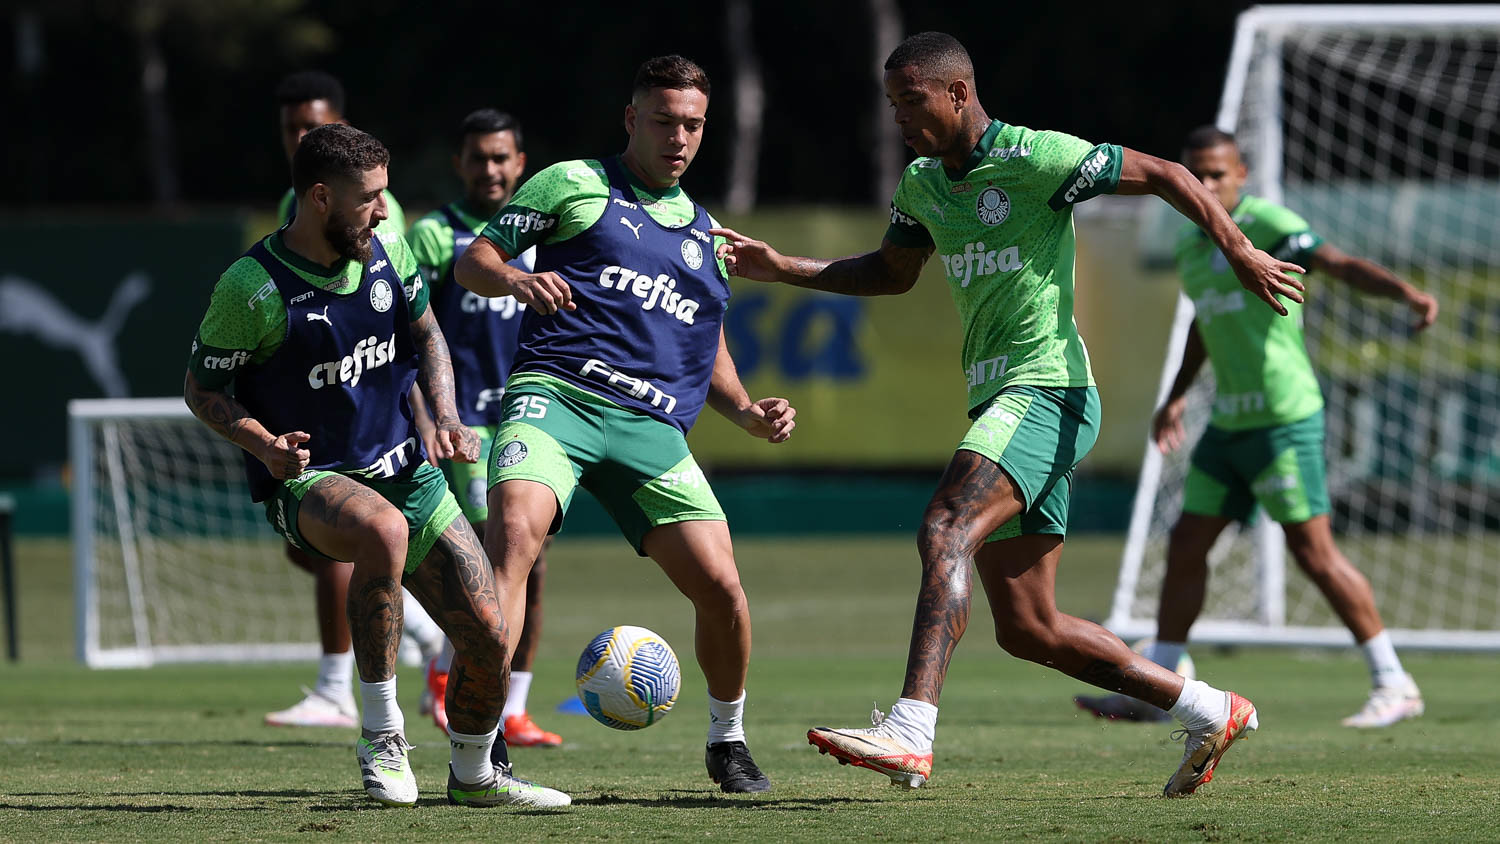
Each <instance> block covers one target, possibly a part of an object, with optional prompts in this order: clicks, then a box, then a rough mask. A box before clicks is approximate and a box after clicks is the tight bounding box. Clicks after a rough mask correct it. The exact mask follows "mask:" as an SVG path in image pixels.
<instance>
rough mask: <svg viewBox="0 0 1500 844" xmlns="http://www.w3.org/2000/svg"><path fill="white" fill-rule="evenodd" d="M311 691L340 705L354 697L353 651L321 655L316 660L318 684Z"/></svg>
mask: <svg viewBox="0 0 1500 844" xmlns="http://www.w3.org/2000/svg"><path fill="white" fill-rule="evenodd" d="M313 691H315V692H317V693H318V694H320V695H322V696H323V697H326V698H328V699H329V700H332V701H338V702H340V703H342V702H344V701H346V700H350V699H351V698H353V697H354V651H352V650H348V651H344V652H343V653H341V654H323V656H321V657H320V658H319V659H318V682H317V684H316V685H314V686H313Z"/></svg>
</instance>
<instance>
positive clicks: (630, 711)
mask: <svg viewBox="0 0 1500 844" xmlns="http://www.w3.org/2000/svg"><path fill="white" fill-rule="evenodd" d="M577 679H578V699H579V700H581V701H583V708H584V709H586V710H588V713H589V714H590V715H592V716H594V720H596V721H598V722H599V723H601V724H603V725H604V726H606V727H613V728H615V729H617V730H641V729H645V728H646V727H649V726H651V725H652V724H655V723H656V722H657V721H660V720H661V719H662V718H664V717H666V714H667V713H668V712H670V711H672V704H674V703H676V702H677V692H678V690H679V689H681V687H682V669H681V668H679V667H678V665H677V654H675V653H673V652H672V646H671V645H668V644H667V640H665V639H663V638H662V637H660V636H658V635H656V634H655V633H652V632H651V631H650V630H647V629H646V628H644V627H631V626H630V625H621V626H619V627H611V628H610V629H608V630H606V631H604V632H603V633H600V634H599V635H598V636H595V637H594V640H593V641H592V642H589V644H588V647H586V648H584V649H583V655H582V656H580V657H579V658H578V675H577Z"/></svg>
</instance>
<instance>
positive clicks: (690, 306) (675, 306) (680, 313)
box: [599, 267, 698, 325]
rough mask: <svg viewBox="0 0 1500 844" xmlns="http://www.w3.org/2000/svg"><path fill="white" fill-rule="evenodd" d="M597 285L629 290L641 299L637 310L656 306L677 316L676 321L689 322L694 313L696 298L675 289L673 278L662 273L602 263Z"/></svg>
mask: <svg viewBox="0 0 1500 844" xmlns="http://www.w3.org/2000/svg"><path fill="white" fill-rule="evenodd" d="M599 286H600V287H603V288H604V289H605V290H618V291H621V292H625V291H627V290H628V291H629V292H630V293H631V294H632V295H633V296H635V297H636V298H638V299H641V300H642V301H641V310H643V311H649V310H652V309H654V308H658V307H659V308H660V309H661V310H663V311H665V312H666V313H669V314H671V315H672V316H674V317H677V319H678V321H680V322H684V323H687V324H688V325H692V324H693V315H694V314H696V313H698V302H697V300H695V299H689V298H687V297H686V296H683V295H682V294H681V293H678V292H677V289H676V288H677V279H675V278H672V277H670V276H668V275H667V274H666V273H661V274H660V275H658V276H656V277H655V278H652V277H651V276H649V275H646V274H645V273H641V272H637V271H635V270H627V269H625V268H624V267H605V268H604V272H602V273H600V274H599Z"/></svg>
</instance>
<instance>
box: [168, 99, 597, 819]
mask: <svg viewBox="0 0 1500 844" xmlns="http://www.w3.org/2000/svg"><path fill="white" fill-rule="evenodd" d="M389 161H390V155H389V153H388V152H387V151H386V149H385V147H384V146H382V145H381V143H380V142H379V141H377V140H375V139H374V138H373V137H371V136H369V135H367V134H365V133H363V132H360V131H359V130H357V129H354V128H352V127H349V126H345V125H341V124H332V125H328V126H323V127H319V128H318V129H315V130H313V131H312V132H309V133H308V135H307V137H306V138H304V139H303V142H302V144H301V146H299V147H298V149H297V153H296V155H295V157H294V158H293V161H292V172H293V184H294V186H295V187H296V190H297V197H298V198H297V201H298V213H297V217H296V219H295V220H293V221H292V222H291V224H289V225H287V226H285V227H284V228H282V229H280V230H278V231H277V232H275V233H273V234H271V235H269V236H268V237H266V238H264V239H263V240H261V241H260V242H259V243H257V244H256V245H255V246H252V247H251V248H250V250H249V251H248V252H247V253H246V254H245V256H244V257H242V258H240V259H239V260H238V261H236V262H235V263H234V264H233V265H231V266H230V268H229V269H228V270H227V271H226V272H225V273H224V275H223V277H221V278H220V280H219V283H218V284H217V285H216V286H215V287H214V292H213V297H212V301H211V302H210V304H209V308H208V312H207V314H206V315H205V316H204V318H203V322H202V324H201V325H200V326H199V329H198V335H197V337H196V338H195V339H194V341H193V352H192V356H191V359H190V362H189V368H188V374H187V378H186V384H185V387H184V394H185V398H186V400H187V402H188V405H189V407H191V408H192V410H193V413H194V414H195V415H197V416H198V418H199V419H202V420H203V421H204V422H205V423H206V424H207V425H208V426H209V427H210V428H212V429H213V430H214V431H216V432H218V433H219V434H220V435H222V436H224V437H225V438H226V439H228V440H230V441H231V442H233V443H235V444H236V445H238V446H240V447H241V448H243V449H244V450H245V452H246V458H245V470H246V474H247V475H248V476H249V480H250V489H251V496H252V498H253V499H254V500H256V501H261V502H264V503H265V505H266V517H267V519H268V520H269V521H270V522H271V524H272V525H273V526H274V527H275V528H276V530H277V532H278V533H280V534H281V535H282V536H283V537H284V538H285V539H286V540H287V541H288V542H291V543H292V544H294V545H296V546H297V547H299V548H301V549H303V550H305V551H307V552H308V553H311V554H314V555H318V556H320V557H325V558H328V559H331V560H351V561H353V566H352V568H353V574H352V577H351V578H350V582H349V603H348V614H349V623H350V629H351V632H352V634H353V638H354V643H355V660H356V662H357V663H358V665H359V674H360V697H361V699H362V702H363V704H364V708H363V713H362V716H361V727H362V730H361V733H360V737H359V739H358V740H357V741H356V743H355V747H356V753H357V757H358V759H359V765H360V774H361V778H362V781H363V783H364V787H365V790H366V792H368V793H369V794H370V796H371V797H373V798H375V799H376V800H378V801H380V802H381V803H386V804H389V805H411V804H413V803H415V802H416V799H417V786H416V781H415V780H414V779H413V776H412V772H411V766H410V763H409V760H408V755H407V751H408V749H409V748H410V745H408V744H407V742H406V738H405V733H404V719H403V717H402V713H401V709H400V707H399V706H398V705H397V703H396V677H395V663H396V646H397V642H398V640H399V639H400V636H401V626H402V603H403V602H402V599H401V587H402V581H403V580H404V581H405V583H406V585H407V586H409V587H410V589H411V591H412V593H413V594H414V595H416V596H417V598H418V599H419V600H420V601H422V602H423V603H424V604H425V605H426V606H427V607H428V608H429V609H430V610H431V611H432V613H433V614H434V615H436V616H437V617H439V618H441V619H443V624H444V625H445V628H446V632H447V634H448V635H449V637H450V638H451V639H452V640H453V642H454V645H455V647H456V649H457V651H458V654H457V657H456V662H457V665H458V668H457V669H456V673H457V674H458V675H459V676H460V677H461V678H462V680H461V682H455V683H453V684H452V685H451V686H450V688H449V689H448V695H449V698H448V712H449V717H450V720H451V727H450V730H449V736H450V738H451V744H452V763H451V765H450V769H449V770H450V773H449V780H448V796H449V799H450V800H451V801H453V802H457V803H466V804H470V805H497V804H501V803H511V804H521V805H529V806H542V807H552V806H563V805H567V804H568V803H569V802H570V801H569V799H568V797H567V795H565V794H562V793H561V792H557V791H553V790H551V789H546V788H542V787H540V786H536V785H533V784H531V783H528V782H525V781H524V780H517V779H514V778H513V777H512V776H511V773H510V768H509V767H508V766H501V765H496V764H495V763H494V762H493V761H492V760H491V758H490V744H489V743H488V742H486V740H485V738H486V736H488V737H490V738H491V739H492V738H493V736H494V731H495V729H496V727H497V722H498V716H499V713H500V705H501V679H502V671H503V668H504V664H505V654H504V650H503V644H502V643H503V641H504V639H503V636H504V629H505V628H504V623H503V621H502V618H501V615H500V612H499V605H498V603H497V602H496V600H495V598H494V592H493V588H494V584H493V573H492V570H491V567H490V565H489V563H488V560H486V558H485V555H484V550H483V548H482V547H481V545H480V542H479V538H478V537H477V536H476V535H475V534H474V531H473V529H472V528H471V527H470V526H469V523H468V522H467V521H466V520H465V519H463V518H462V517H461V515H460V513H459V508H458V503H457V502H456V501H455V500H454V498H453V495H452V494H451V493H450V492H448V488H447V485H446V483H445V482H444V480H443V475H442V472H440V471H438V470H437V469H436V468H434V467H432V466H430V465H428V464H427V463H426V462H425V455H424V448H423V446H422V443H421V441H420V440H419V439H418V437H417V432H416V428H415V425H414V423H413V420H412V413H411V408H410V407H409V405H408V403H407V396H408V394H409V392H410V389H411V386H412V384H413V383H414V382H417V381H420V382H421V385H422V390H423V392H424V393H425V394H426V395H427V396H428V397H429V398H430V400H431V402H432V406H433V409H434V412H435V414H436V417H437V428H438V437H437V439H436V442H437V446H438V449H439V454H438V456H439V457H444V458H449V457H456V458H457V459H460V460H471V461H472V460H474V459H475V458H476V457H477V456H478V451H479V443H478V441H477V440H476V438H475V437H474V434H473V432H472V431H470V430H469V429H468V428H467V427H466V426H464V425H463V424H462V422H460V420H459V417H458V411H457V409H456V408H455V407H454V403H453V373H452V369H451V368H450V366H449V362H448V348H447V344H446V343H445V342H444V341H443V334H442V331H441V330H440V329H439V328H438V326H437V321H436V319H434V318H433V315H432V312H431V309H430V308H429V307H428V294H427V285H426V284H425V283H424V282H423V280H422V277H421V274H420V273H419V272H418V271H417V266H416V262H415V261H414V260H413V259H412V257H411V253H410V251H409V250H408V249H407V247H406V245H405V242H404V241H403V240H401V238H399V237H398V238H396V239H395V240H394V241H392V242H391V244H390V245H389V247H387V246H386V245H385V244H384V243H383V242H382V241H381V239H380V238H379V237H377V236H376V235H375V231H374V227H375V226H377V225H378V224H379V223H380V221H381V220H382V219H383V218H384V217H385V201H384V197H383V191H384V188H385V186H386V170H387V165H388V164H389ZM231 386H232V387H233V393H232V394H231V393H230V391H229V390H230V388H231Z"/></svg>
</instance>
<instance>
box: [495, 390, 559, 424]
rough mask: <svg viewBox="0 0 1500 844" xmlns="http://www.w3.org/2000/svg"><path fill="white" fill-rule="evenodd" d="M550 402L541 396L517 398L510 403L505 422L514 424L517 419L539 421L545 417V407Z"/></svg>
mask: <svg viewBox="0 0 1500 844" xmlns="http://www.w3.org/2000/svg"><path fill="white" fill-rule="evenodd" d="M551 403H552V400H551V399H548V398H543V397H542V396H517V397H516V400H515V401H513V402H511V403H510V412H509V413H507V414H506V416H505V421H506V422H514V421H516V420H517V419H541V418H542V417H544V416H546V415H547V405H549V404H551Z"/></svg>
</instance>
